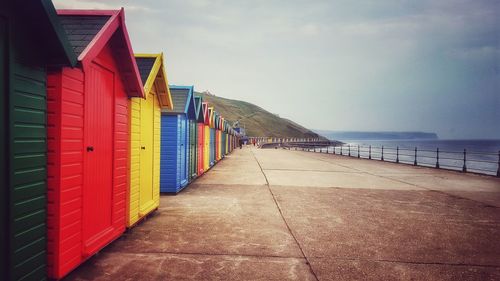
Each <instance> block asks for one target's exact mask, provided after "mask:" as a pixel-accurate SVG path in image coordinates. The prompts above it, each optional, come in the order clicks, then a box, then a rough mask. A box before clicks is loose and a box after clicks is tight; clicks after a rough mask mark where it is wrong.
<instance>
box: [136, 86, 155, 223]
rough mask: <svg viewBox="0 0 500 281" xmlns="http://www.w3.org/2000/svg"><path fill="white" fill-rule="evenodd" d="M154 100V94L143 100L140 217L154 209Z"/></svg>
mask: <svg viewBox="0 0 500 281" xmlns="http://www.w3.org/2000/svg"><path fill="white" fill-rule="evenodd" d="M154 99H155V96H154V95H153V94H152V93H149V94H148V97H147V99H142V100H141V160H140V165H141V166H140V171H141V172H140V177H141V180H140V191H139V203H140V215H141V216H144V215H146V214H147V213H148V212H149V211H150V210H151V208H152V207H153V204H154V201H153V194H154V193H153V153H154V145H153V140H154V129H153V125H154Z"/></svg>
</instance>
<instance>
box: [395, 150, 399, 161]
mask: <svg viewBox="0 0 500 281" xmlns="http://www.w3.org/2000/svg"><path fill="white" fill-rule="evenodd" d="M396 163H399V146H396Z"/></svg>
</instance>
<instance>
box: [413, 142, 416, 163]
mask: <svg viewBox="0 0 500 281" xmlns="http://www.w3.org/2000/svg"><path fill="white" fill-rule="evenodd" d="M413 165H414V166H417V147H416V146H415V161H413Z"/></svg>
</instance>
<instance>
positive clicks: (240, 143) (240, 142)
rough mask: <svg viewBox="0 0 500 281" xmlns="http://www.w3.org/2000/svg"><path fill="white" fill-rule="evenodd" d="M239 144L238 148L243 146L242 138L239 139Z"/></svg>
mask: <svg viewBox="0 0 500 281" xmlns="http://www.w3.org/2000/svg"><path fill="white" fill-rule="evenodd" d="M239 145H240V149H242V148H243V140H242V139H240V140H239Z"/></svg>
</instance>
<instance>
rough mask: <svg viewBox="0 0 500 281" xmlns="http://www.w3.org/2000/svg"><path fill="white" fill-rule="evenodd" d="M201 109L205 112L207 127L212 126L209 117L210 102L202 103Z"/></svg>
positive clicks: (204, 117)
mask: <svg viewBox="0 0 500 281" xmlns="http://www.w3.org/2000/svg"><path fill="white" fill-rule="evenodd" d="M201 109H202V111H203V119H204V121H205V122H204V123H205V125H210V120H209V115H208V102H202V103H201Z"/></svg>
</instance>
